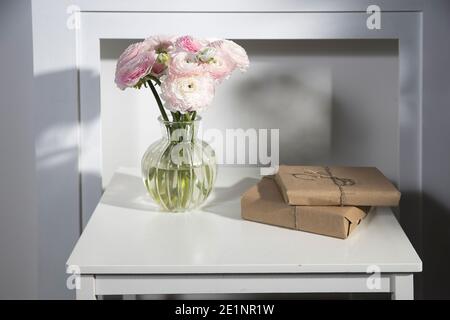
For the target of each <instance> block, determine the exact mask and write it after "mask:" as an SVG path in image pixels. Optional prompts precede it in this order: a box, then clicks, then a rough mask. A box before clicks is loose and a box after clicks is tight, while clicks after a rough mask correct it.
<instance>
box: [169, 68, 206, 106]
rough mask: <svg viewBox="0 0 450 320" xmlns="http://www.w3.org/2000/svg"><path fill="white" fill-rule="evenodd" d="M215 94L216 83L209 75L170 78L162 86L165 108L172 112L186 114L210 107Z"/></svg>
mask: <svg viewBox="0 0 450 320" xmlns="http://www.w3.org/2000/svg"><path fill="white" fill-rule="evenodd" d="M214 92H215V82H214V79H213V78H212V77H210V76H209V74H207V73H205V74H196V75H189V76H176V75H175V76H169V77H167V78H166V79H165V80H164V81H163V83H162V86H161V93H162V94H161V97H162V99H163V100H164V102H165V107H166V108H167V109H169V110H171V111H175V112H176V111H180V112H181V113H186V112H190V111H201V110H203V109H205V108H206V107H208V106H209V105H210V104H211V102H212V100H213V98H214Z"/></svg>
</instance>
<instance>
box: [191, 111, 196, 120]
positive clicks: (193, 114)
mask: <svg viewBox="0 0 450 320" xmlns="http://www.w3.org/2000/svg"><path fill="white" fill-rule="evenodd" d="M196 115H197V111H192V113H191V121H194V120H195V116H196Z"/></svg>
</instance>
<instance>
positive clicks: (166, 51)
mask: <svg viewBox="0 0 450 320" xmlns="http://www.w3.org/2000/svg"><path fill="white" fill-rule="evenodd" d="M175 40H176V38H175V37H173V36H161V35H160V36H152V37H149V38H147V39H145V40H144V43H145V45H147V46H148V48H149V50H151V51H154V52H155V55H156V61H155V63H154V65H153V67H152V70H151V72H150V73H151V74H152V75H154V76H156V77H160V76H162V75H163V74H164V71H166V69H167V66H168V64H169V61H170V55H171V54H172V53H173V50H174V48H175Z"/></svg>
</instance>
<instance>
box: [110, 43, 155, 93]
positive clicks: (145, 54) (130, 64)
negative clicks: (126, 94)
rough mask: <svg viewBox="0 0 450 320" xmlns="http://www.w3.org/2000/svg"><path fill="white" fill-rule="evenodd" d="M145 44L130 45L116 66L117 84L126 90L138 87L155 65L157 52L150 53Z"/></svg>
mask: <svg viewBox="0 0 450 320" xmlns="http://www.w3.org/2000/svg"><path fill="white" fill-rule="evenodd" d="M148 49H149V47H148V46H147V44H146V43H144V42H138V43H135V44H132V45H130V46H129V47H128V48H127V49H126V50H125V51H124V52H123V53H122V54H121V55H120V57H119V60H118V61H117V66H116V76H115V82H116V84H117V86H118V87H119V88H120V89H122V90H124V89H125V88H128V87H133V86H134V85H136V84H137V83H138V82H139V80H140V79H142V78H143V77H145V76H146V75H147V74H149V73H150V71H151V68H152V67H153V65H154V64H155V59H156V56H155V52H154V51H149V50H148Z"/></svg>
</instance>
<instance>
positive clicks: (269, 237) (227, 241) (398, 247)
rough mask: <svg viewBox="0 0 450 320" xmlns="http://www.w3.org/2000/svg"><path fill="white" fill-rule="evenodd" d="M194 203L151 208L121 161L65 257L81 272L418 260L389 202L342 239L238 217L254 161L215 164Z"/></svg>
mask: <svg viewBox="0 0 450 320" xmlns="http://www.w3.org/2000/svg"><path fill="white" fill-rule="evenodd" d="M218 172H219V174H218V179H217V182H216V187H215V191H214V193H213V194H212V195H211V197H210V198H209V199H208V202H207V203H206V204H205V205H204V206H203V208H202V209H201V210H197V211H194V212H190V213H167V212H159V211H158V210H157V209H156V206H155V205H154V204H153V203H152V201H151V199H150V198H149V197H148V196H147V194H146V190H145V188H144V185H143V184H142V180H141V177H140V174H139V170H137V169H127V168H122V169H120V170H119V171H118V172H116V174H115V175H114V177H113V179H112V180H111V183H110V184H109V186H108V187H107V188H106V191H105V193H104V195H103V197H102V199H101V201H100V203H99V204H98V206H97V208H96V209H95V212H94V213H93V215H92V217H91V219H90V221H89V223H88V225H87V226H86V228H85V230H84V232H83V234H82V235H81V237H80V239H79V240H78V242H77V244H76V246H75V248H74V250H73V252H72V254H71V256H70V258H69V260H68V261H67V264H68V265H77V266H79V268H80V270H81V273H82V274H161V273H323V272H327V273H348V272H355V273H365V272H366V271H367V267H368V266H371V265H377V266H378V267H379V268H380V271H381V272H419V271H421V270H422V262H421V260H420V258H419V257H418V255H417V253H416V251H415V250H414V248H413V247H412V245H411V243H410V242H409V240H408V238H407V237H406V235H405V233H404V232H403V230H402V228H401V227H400V225H399V223H398V222H397V220H396V218H395V217H394V215H393V213H392V211H391V210H390V209H387V208H384V209H381V208H379V209H378V210H377V211H376V212H373V213H372V214H370V215H369V216H368V217H367V218H366V219H365V220H363V222H362V223H361V225H360V226H358V228H356V230H355V231H354V232H353V233H352V234H351V235H350V237H349V238H348V239H346V240H341V239H335V238H331V237H326V236H321V235H316V234H311V233H306V232H301V231H295V230H289V229H284V228H280V227H274V226H269V225H264V224H260V223H255V222H250V221H245V220H242V218H241V216H240V195H241V194H242V193H243V192H244V191H245V190H246V189H248V188H249V187H250V186H252V185H253V184H255V183H256V182H257V181H258V179H259V170H258V169H257V168H226V167H220V168H219V171H218Z"/></svg>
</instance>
